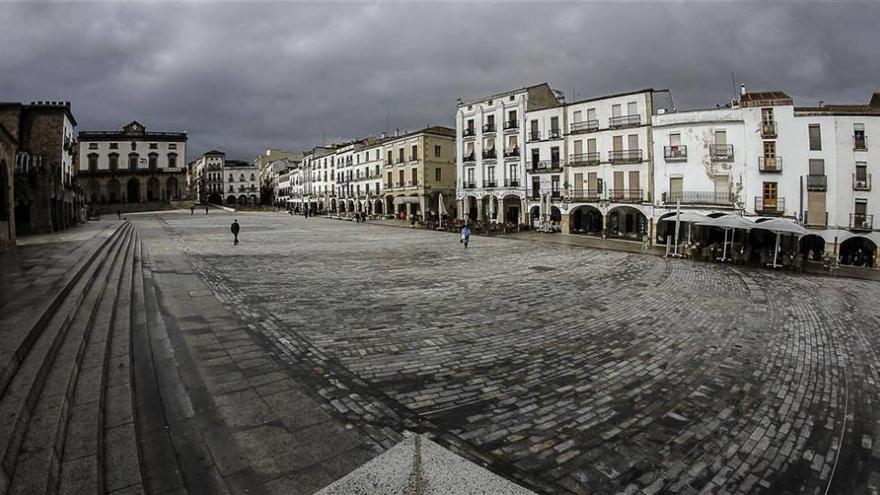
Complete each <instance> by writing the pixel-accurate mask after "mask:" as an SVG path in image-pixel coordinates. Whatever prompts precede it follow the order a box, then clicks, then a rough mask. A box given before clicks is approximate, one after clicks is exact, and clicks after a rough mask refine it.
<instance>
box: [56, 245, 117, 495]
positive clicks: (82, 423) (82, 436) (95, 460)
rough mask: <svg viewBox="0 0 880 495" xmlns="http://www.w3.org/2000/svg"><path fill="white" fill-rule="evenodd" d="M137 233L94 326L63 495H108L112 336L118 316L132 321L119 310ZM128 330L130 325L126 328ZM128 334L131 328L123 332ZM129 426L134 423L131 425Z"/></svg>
mask: <svg viewBox="0 0 880 495" xmlns="http://www.w3.org/2000/svg"><path fill="white" fill-rule="evenodd" d="M134 237H135V235H134V231H133V229H132V231H131V232H130V233H129V235H128V238H127V240H126V242H125V244H124V246H123V248H122V250H121V251H120V252H119V253H118V254H117V258H116V260H115V262H114V264H113V265H112V267H111V273H110V274H109V276H108V279H107V285H106V288H105V290H104V292H103V294H102V298H101V300H100V303H99V307H98V308H97V312H96V316H95V318H94V321H93V322H92V325H91V327H92V328H91V332H90V333H89V336H88V343H87V345H86V351H85V354H84V357H83V361H82V365H81V370H80V372H79V374H78V376H77V380H76V387H75V390H74V398H73V401H72V403H71V405H70V415H69V419H68V423H67V429H66V436H65V439H64V450H63V455H62V457H61V477H60V481H59V490H58V491H59V492H61V493H94V492H103V491H104V486H105V473H104V471H105V470H104V458H105V452H106V450H105V446H106V445H108V444H109V445H110V446H111V447H110V448H114V446H113V439H112V438H111V439H110V440H109V441H107V439H105V434H106V431H105V430H106V429H105V414H106V401H105V396H106V389H107V387H108V368H109V364H110V355H111V345H112V342H113V333H114V332H115V331H116V325H117V324H118V321H117V318H116V315H117V314H118V313H119V312H123V313H126V316H128V312H129V307H128V305H127V304H126V305H122V306H121V305H120V304H119V301H120V294H121V293H123V292H124V291H125V288H124V287H125V285H124V284H125V279H126V275H128V277H127V278H128V283H129V286H128V290H129V292H130V290H131V270H132V267H133V265H134V260H133V251H134V246H135V238H134ZM127 326H128V325H127V324H126V327H127ZM124 330H126V331H127V328H126V329H124ZM129 402H130V399H129ZM128 423H129V424H131V423H132V421H131V420H130V419H129V420H128Z"/></svg>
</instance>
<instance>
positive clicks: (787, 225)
mask: <svg viewBox="0 0 880 495" xmlns="http://www.w3.org/2000/svg"><path fill="white" fill-rule="evenodd" d="M755 228H756V229H765V230H769V231H770V232H774V233H775V234H776V247H775V248H774V249H773V265H771V266H773V268H778V267H779V266H780V265H777V264H776V260H777V257H778V256H779V238H780V237H781V235H782V234H792V235H796V236H798V238H800V237H801V236H804V235H806V234H808V233H809V231H808V230H807V229H805V228H803V227H801V226H800V225H798V224H796V223H794V222H792V221H789V220H783V219H781V218H774V219H772V220H767V221H766V222H761V223H757V224H755Z"/></svg>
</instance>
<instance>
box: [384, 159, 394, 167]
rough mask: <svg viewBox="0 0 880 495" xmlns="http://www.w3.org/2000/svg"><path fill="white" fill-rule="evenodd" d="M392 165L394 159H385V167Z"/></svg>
mask: <svg viewBox="0 0 880 495" xmlns="http://www.w3.org/2000/svg"><path fill="white" fill-rule="evenodd" d="M393 165H394V160H385V166H386V167H391V166H393Z"/></svg>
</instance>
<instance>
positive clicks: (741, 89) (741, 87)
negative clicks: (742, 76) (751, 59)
mask: <svg viewBox="0 0 880 495" xmlns="http://www.w3.org/2000/svg"><path fill="white" fill-rule="evenodd" d="M739 94H740V96H745V94H746V85H745V84H740V85H739Z"/></svg>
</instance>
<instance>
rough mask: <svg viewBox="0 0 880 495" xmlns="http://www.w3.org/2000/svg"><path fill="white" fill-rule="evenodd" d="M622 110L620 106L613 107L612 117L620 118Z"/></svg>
mask: <svg viewBox="0 0 880 495" xmlns="http://www.w3.org/2000/svg"><path fill="white" fill-rule="evenodd" d="M621 111H622V108H621V106H620V105H619V104H618V105H611V116H612V117H620V114H621Z"/></svg>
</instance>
